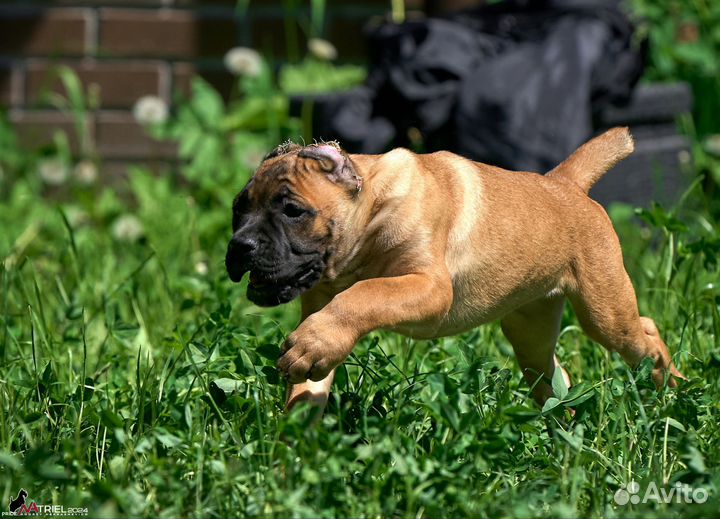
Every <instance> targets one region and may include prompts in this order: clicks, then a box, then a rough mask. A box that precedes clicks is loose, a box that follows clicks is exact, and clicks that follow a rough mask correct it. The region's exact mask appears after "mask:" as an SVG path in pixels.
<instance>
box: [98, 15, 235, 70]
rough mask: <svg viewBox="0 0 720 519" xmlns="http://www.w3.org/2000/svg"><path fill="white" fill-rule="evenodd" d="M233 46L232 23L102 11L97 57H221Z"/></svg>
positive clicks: (196, 17) (227, 19) (230, 20)
mask: <svg viewBox="0 0 720 519" xmlns="http://www.w3.org/2000/svg"><path fill="white" fill-rule="evenodd" d="M235 42H236V28H235V20H234V19H233V18H231V17H216V16H205V15H199V14H195V13H193V12H192V11H179V10H171V9H161V10H139V9H102V10H101V11H100V42H99V54H101V55H105V56H122V57H130V56H137V57H168V58H185V59H187V58H197V57H208V56H215V57H218V56H222V55H223V54H224V53H225V52H226V51H227V50H228V49H229V48H231V47H233V46H234V45H235Z"/></svg>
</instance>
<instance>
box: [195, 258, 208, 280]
mask: <svg viewBox="0 0 720 519" xmlns="http://www.w3.org/2000/svg"><path fill="white" fill-rule="evenodd" d="M195 272H197V273H198V274H199V275H201V276H206V275H207V273H208V264H207V263H206V262H205V261H198V262H197V263H195Z"/></svg>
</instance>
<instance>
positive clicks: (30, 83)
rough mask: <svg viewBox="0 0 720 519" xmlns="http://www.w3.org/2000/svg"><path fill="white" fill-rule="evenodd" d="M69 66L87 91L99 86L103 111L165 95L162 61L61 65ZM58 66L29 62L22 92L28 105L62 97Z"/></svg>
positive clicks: (46, 62) (41, 62) (37, 61)
mask: <svg viewBox="0 0 720 519" xmlns="http://www.w3.org/2000/svg"><path fill="white" fill-rule="evenodd" d="M62 64H64V65H67V66H69V67H70V68H71V69H72V70H73V71H74V72H75V73H76V74H77V76H78V78H79V79H80V80H81V81H82V83H83V84H84V85H85V87H86V88H87V87H88V86H90V85H93V84H94V85H97V87H99V95H100V100H101V104H102V107H103V108H129V107H131V106H132V105H133V104H134V103H135V101H137V99H138V98H140V97H142V96H144V95H159V96H166V95H167V93H166V92H163V78H162V70H163V67H164V66H165V65H164V64H163V63H161V62H117V61H113V62H97V61H93V60H85V61H81V62H65V63H62ZM57 65H58V63H55V62H49V61H45V60H42V61H39V60H36V61H31V62H29V63H28V65H27V69H26V70H27V71H26V79H25V92H26V99H27V102H28V103H43V102H44V99H43V98H44V96H45V94H46V93H47V92H58V93H61V94H65V89H64V88H63V86H62V83H61V81H60V79H59V78H58V77H57V73H56V72H55V68H56V66H57Z"/></svg>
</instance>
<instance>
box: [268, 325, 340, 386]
mask: <svg viewBox="0 0 720 519" xmlns="http://www.w3.org/2000/svg"><path fill="white" fill-rule="evenodd" d="M353 346H354V341H352V340H349V338H348V334H346V333H343V330H342V329H341V328H340V327H338V326H334V325H333V324H332V323H330V322H325V319H323V318H322V317H321V316H320V315H319V314H314V315H311V316H310V317H308V318H307V319H305V321H303V323H302V324H301V325H300V326H299V327H298V329H297V330H295V331H294V332H293V333H291V334H290V336H289V337H288V338H287V340H286V341H285V343H284V344H283V346H282V351H283V354H282V356H281V357H280V360H278V369H279V370H280V372H281V373H283V374H284V375H285V377H286V378H287V379H288V381H289V382H291V383H292V384H299V383H300V382H304V381H305V380H307V379H310V380H315V381H318V380H322V379H324V378H325V377H327V376H328V375H329V374H330V372H331V371H332V370H333V368H336V367H337V366H338V365H339V364H340V363H342V362H343V361H344V360H345V359H346V358H347V356H348V355H349V354H350V351H351V350H352V347H353Z"/></svg>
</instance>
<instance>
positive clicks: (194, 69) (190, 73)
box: [173, 63, 235, 99]
mask: <svg viewBox="0 0 720 519" xmlns="http://www.w3.org/2000/svg"><path fill="white" fill-rule="evenodd" d="M197 75H199V76H201V77H202V78H203V79H204V80H205V81H207V82H208V83H210V85H212V86H213V87H214V88H215V90H217V91H218V92H219V93H220V95H221V96H223V98H224V99H228V98H230V95H231V93H232V91H233V88H234V85H235V77H234V76H233V75H232V74H230V73H229V72H228V71H226V70H225V69H224V68H221V67H219V66H218V67H199V66H197V65H195V64H194V63H175V64H174V65H173V91H174V92H178V93H180V94H181V95H184V96H187V95H188V94H189V93H190V84H191V82H192V78H193V77H195V76H197Z"/></svg>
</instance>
